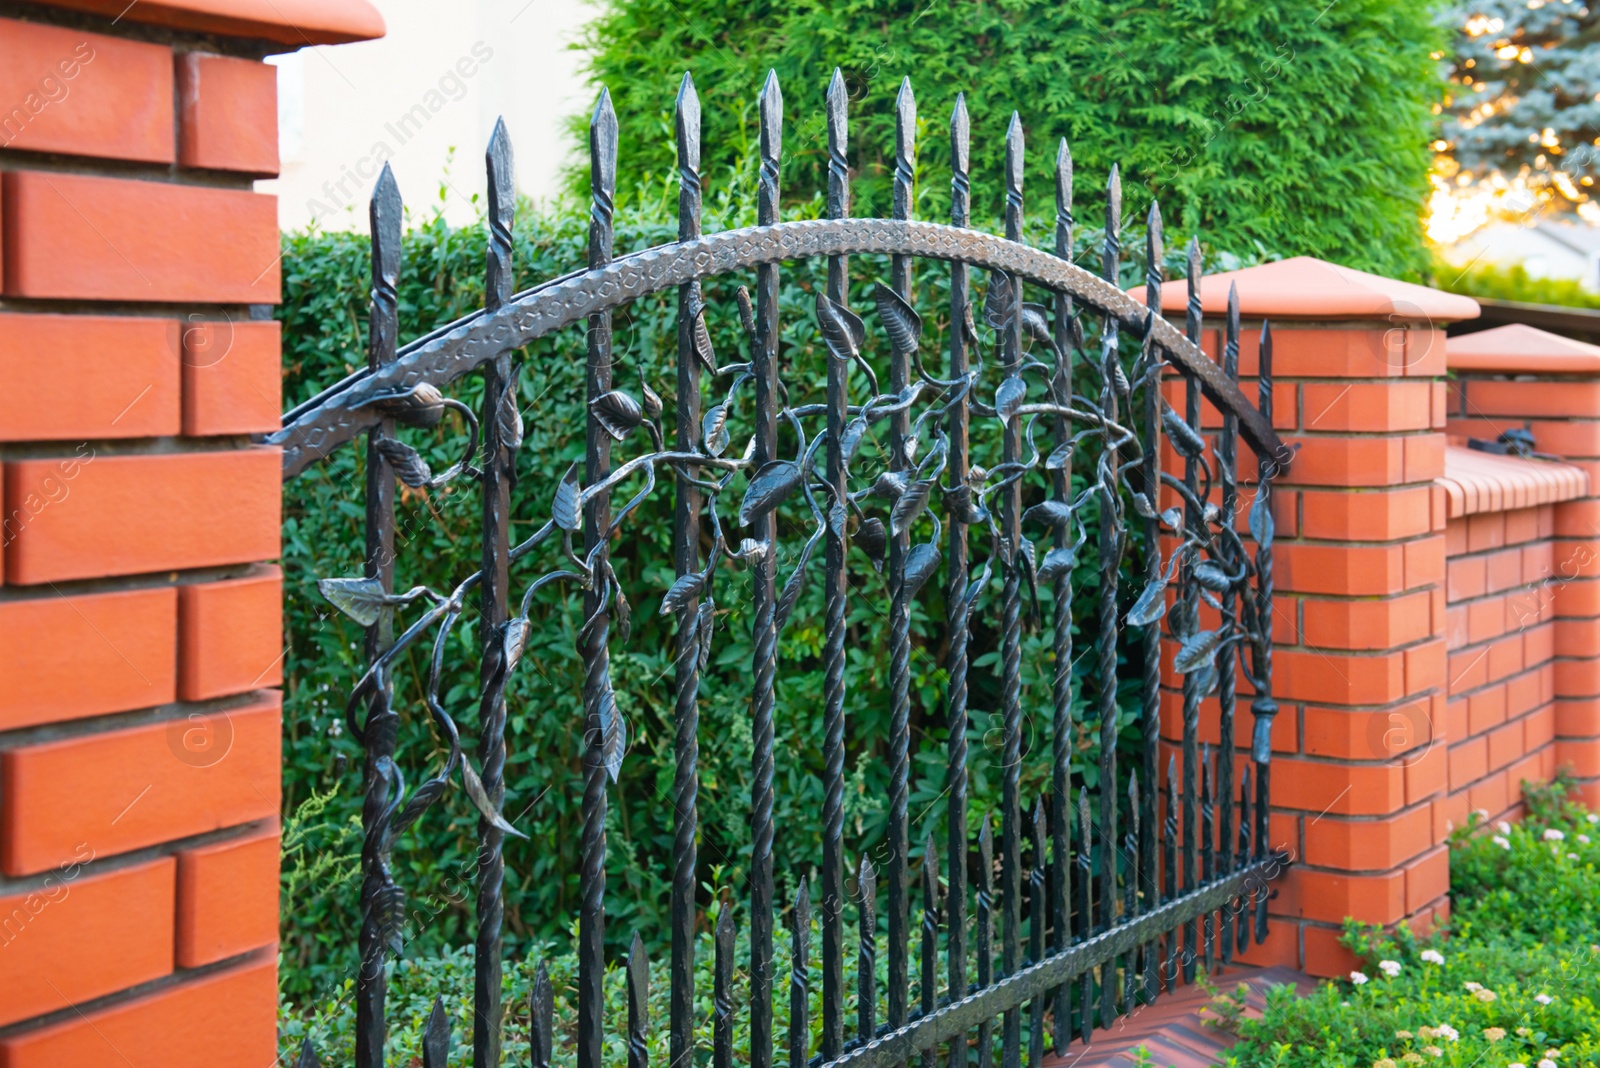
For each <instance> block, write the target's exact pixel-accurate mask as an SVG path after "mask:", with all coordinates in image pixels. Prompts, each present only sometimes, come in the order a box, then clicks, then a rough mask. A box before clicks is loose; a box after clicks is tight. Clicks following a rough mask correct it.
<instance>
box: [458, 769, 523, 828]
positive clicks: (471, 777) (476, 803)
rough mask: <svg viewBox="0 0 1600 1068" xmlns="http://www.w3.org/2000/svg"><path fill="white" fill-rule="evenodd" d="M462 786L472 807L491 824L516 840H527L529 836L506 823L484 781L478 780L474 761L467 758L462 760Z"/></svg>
mask: <svg viewBox="0 0 1600 1068" xmlns="http://www.w3.org/2000/svg"><path fill="white" fill-rule="evenodd" d="M461 785H462V786H464V787H466V790H467V797H468V799H469V800H471V802H472V807H473V808H475V809H477V810H478V814H479V815H481V816H482V817H483V818H484V819H486V820H488V821H489V823H490V824H491V825H493V826H495V827H498V828H500V830H501V831H502V832H503V833H505V834H509V835H511V836H512V837H514V838H523V839H526V838H527V837H528V836H527V835H525V834H523V833H522V832H521V831H519V830H517V829H516V828H515V827H513V826H511V824H509V823H507V822H506V818H505V817H504V816H502V815H500V813H499V811H498V810H497V809H496V808H495V806H494V802H493V801H491V800H490V799H489V791H488V790H486V789H484V787H483V780H482V779H480V778H478V772H477V769H476V768H474V767H473V766H472V761H470V760H468V759H467V758H466V757H462V758H461Z"/></svg>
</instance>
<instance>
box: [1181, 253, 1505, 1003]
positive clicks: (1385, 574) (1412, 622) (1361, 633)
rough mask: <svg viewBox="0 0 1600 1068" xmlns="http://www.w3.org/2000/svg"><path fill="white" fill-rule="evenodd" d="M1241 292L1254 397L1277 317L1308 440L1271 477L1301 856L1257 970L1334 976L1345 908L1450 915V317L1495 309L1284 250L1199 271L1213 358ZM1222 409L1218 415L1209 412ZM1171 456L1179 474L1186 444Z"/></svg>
mask: <svg viewBox="0 0 1600 1068" xmlns="http://www.w3.org/2000/svg"><path fill="white" fill-rule="evenodd" d="M1234 285H1237V287H1238V294H1239V307H1240V315H1241V318H1242V326H1243V329H1242V338H1241V349H1240V361H1239V362H1240V376H1241V388H1242V389H1243V392H1244V394H1245V396H1246V397H1249V398H1251V399H1252V401H1253V400H1254V398H1255V397H1256V391H1257V384H1256V380H1255V376H1256V373H1257V369H1258V358H1259V336H1260V331H1261V325H1262V321H1263V320H1269V321H1270V322H1271V324H1272V334H1273V342H1274V349H1273V360H1274V367H1273V370H1274V379H1275V386H1274V390H1273V398H1274V399H1273V405H1274V410H1273V422H1274V424H1275V425H1276V427H1277V429H1278V432H1279V434H1280V436H1281V437H1282V438H1283V439H1284V441H1285V443H1286V444H1287V445H1288V446H1289V447H1290V448H1291V449H1293V450H1294V453H1293V459H1292V462H1291V463H1290V464H1289V466H1288V468H1287V470H1285V471H1284V472H1283V474H1282V475H1280V476H1279V478H1278V479H1277V481H1276V482H1275V483H1274V494H1275V496H1276V501H1275V506H1274V518H1275V521H1276V529H1277V540H1276V552H1275V563H1276V567H1275V577H1276V594H1277V595H1276V600H1275V606H1274V609H1275V618H1274V619H1273V621H1272V627H1273V635H1274V642H1275V650H1276V651H1275V653H1274V657H1273V666H1274V676H1273V691H1274V696H1275V697H1276V699H1277V701H1278V703H1279V705H1280V709H1281V710H1280V712H1279V714H1278V716H1277V718H1276V720H1275V721H1274V724H1273V735H1272V747H1273V752H1274V756H1273V773H1272V804H1273V808H1272V819H1271V827H1272V832H1271V833H1272V838H1273V841H1272V845H1274V846H1276V847H1277V848H1280V849H1283V850H1285V851H1286V852H1288V853H1289V854H1290V855H1291V856H1292V857H1293V858H1294V864H1293V866H1292V867H1291V868H1290V870H1289V873H1288V874H1287V875H1286V876H1285V877H1284V878H1282V879H1281V880H1279V881H1278V882H1277V883H1276V884H1275V896H1274V897H1273V899H1272V902H1271V906H1270V913H1271V915H1272V917H1273V921H1272V925H1271V932H1270V935H1269V938H1268V940H1267V942H1266V944H1264V945H1261V946H1254V947H1252V948H1251V949H1250V950H1249V951H1248V952H1247V953H1246V954H1245V955H1244V960H1245V961H1246V962H1249V963H1260V964H1275V965H1289V966H1292V967H1298V968H1303V969H1305V970H1306V971H1308V972H1310V973H1312V974H1314V975H1338V974H1342V973H1344V972H1346V971H1348V970H1349V969H1350V967H1352V965H1353V958H1352V957H1351V956H1350V954H1349V953H1348V952H1347V951H1346V950H1344V949H1343V948H1342V947H1341V946H1339V944H1338V939H1339V937H1340V934H1341V928H1342V925H1343V923H1344V920H1345V918H1346V917H1354V918H1356V919H1359V920H1362V921H1365V922H1368V923H1377V924H1394V923H1396V922H1398V921H1401V920H1410V921H1412V922H1413V924H1414V925H1417V924H1420V925H1423V926H1426V925H1428V924H1430V923H1431V922H1432V921H1433V919H1434V917H1435V915H1436V914H1437V913H1439V912H1440V911H1441V910H1444V909H1447V908H1448V897H1447V891H1448V888H1449V860H1448V856H1447V854H1446V850H1445V847H1444V845H1443V842H1444V834H1445V831H1444V826H1443V818H1442V811H1436V805H1435V802H1436V801H1439V800H1440V799H1441V798H1442V797H1443V794H1444V790H1445V786H1446V783H1445V753H1444V749H1443V742H1444V739H1443V737H1442V734H1441V728H1442V725H1443V723H1444V708H1445V694H1446V691H1447V680H1446V657H1445V643H1444V637H1443V634H1444V630H1443V628H1444V614H1445V601H1444V585H1443V584H1444V572H1445V539H1444V530H1445V511H1444V501H1443V496H1442V490H1441V489H1439V488H1438V487H1436V486H1435V485H1434V480H1435V479H1436V478H1438V477H1439V476H1440V475H1442V474H1443V463H1444V444H1445V436H1444V433H1443V431H1444V424H1445V384H1444V375H1445V348H1444V329H1443V328H1444V325H1445V323H1446V322H1448V321H1451V320H1458V319H1468V318H1475V317H1476V316H1477V314H1478V306H1477V304H1476V303H1475V302H1474V301H1472V300H1470V299H1467V298H1464V297H1456V296H1452V295H1449V294H1444V293H1439V292H1436V291H1434V290H1430V289H1426V288H1423V287H1421V286H1414V285H1409V284H1407V283H1403V282H1398V281H1394V280H1392V279H1387V278H1380V277H1377V276H1375V275H1370V274H1365V273H1363V272H1359V271H1353V270H1350V269H1348V268H1343V267H1338V266H1336V265H1334V264H1330V263H1326V262H1323V261H1321V260H1315V259H1309V258H1296V259H1291V260H1285V261H1283V262H1280V263H1272V264H1267V265H1264V266H1261V267H1255V268H1250V269H1247V270H1242V271H1236V272H1232V273H1226V274H1219V275H1213V276H1210V277H1208V278H1206V279H1205V280H1204V281H1203V283H1202V286H1201V298H1202V303H1203V306H1204V309H1205V314H1206V320H1205V335H1204V339H1203V345H1204V347H1205V349H1206V351H1207V352H1208V353H1209V354H1211V355H1212V356H1213V358H1216V356H1217V354H1218V353H1219V352H1220V348H1221V333H1220V331H1221V329H1222V326H1223V319H1224V315H1225V312H1226V309H1227V300H1228V291H1229V288H1230V287H1231V286H1234ZM1187 296H1188V294H1187V285H1186V284H1185V283H1182V282H1173V283H1168V284H1167V285H1166V287H1165V290H1164V292H1163V296H1162V305H1163V308H1164V309H1165V310H1166V312H1167V313H1168V315H1169V316H1171V315H1181V313H1182V310H1183V307H1184V304H1185V302H1186V300H1187ZM1168 395H1169V399H1173V402H1174V403H1180V402H1178V401H1177V400H1176V397H1177V396H1179V395H1181V388H1179V389H1178V390H1177V391H1176V392H1174V391H1173V384H1171V383H1169V385H1168ZM1204 419H1205V422H1206V424H1207V426H1208V428H1214V427H1215V426H1216V425H1217V424H1218V420H1219V416H1218V413H1217V412H1216V411H1215V410H1214V409H1213V408H1212V407H1211V406H1210V404H1209V402H1207V404H1206V405H1205V406H1204ZM1255 462H1256V460H1255V457H1254V456H1253V455H1252V454H1251V453H1250V450H1249V449H1248V448H1247V447H1243V446H1241V450H1240V471H1241V482H1253V481H1254V479H1253V472H1254V470H1255ZM1165 463H1166V464H1167V467H1168V470H1173V469H1175V467H1176V464H1177V459H1176V457H1175V456H1174V455H1173V454H1172V453H1171V452H1170V450H1169V451H1168V453H1167V456H1166V460H1165ZM1243 490H1244V491H1245V492H1246V493H1247V494H1248V493H1253V492H1254V487H1253V486H1251V485H1246V486H1244V487H1243ZM1248 504H1249V500H1248V497H1247V498H1246V500H1245V501H1244V502H1243V505H1242V506H1241V513H1243V512H1244V511H1246V510H1247V509H1248ZM1240 525H1241V528H1242V527H1243V522H1242V517H1241V523H1240ZM1168 644H1169V645H1170V642H1169V643H1168ZM1168 656H1169V659H1170V650H1169V654H1168ZM1180 681H1181V680H1180V679H1179V678H1178V677H1177V676H1175V675H1171V674H1170V673H1169V675H1168V679H1167V682H1168V684H1169V690H1168V693H1167V694H1166V695H1165V699H1164V702H1163V713H1162V736H1163V739H1164V740H1165V741H1166V742H1167V743H1168V744H1169V745H1170V746H1171V747H1172V748H1173V749H1174V750H1176V748H1177V745H1178V743H1179V742H1180V741H1181V738H1182V699H1181V693H1180V692H1179V691H1178V689H1177V687H1178V685H1179V683H1180ZM1240 692H1241V697H1240V699H1239V703H1238V707H1237V711H1236V713H1235V723H1236V726H1235V732H1234V737H1235V744H1236V747H1237V752H1236V754H1235V765H1236V771H1235V782H1237V781H1238V780H1239V773H1240V772H1242V771H1243V770H1244V768H1245V766H1246V764H1247V758H1248V746H1249V741H1250V735H1251V718H1250V713H1249V697H1248V690H1247V688H1246V687H1245V685H1244V683H1243V680H1242V679H1241V685H1240ZM1218 716H1219V710H1218V707H1217V704H1216V699H1215V698H1214V697H1213V698H1211V699H1209V700H1208V701H1207V702H1205V704H1204V705H1203V707H1202V717H1201V728H1200V736H1201V741H1203V742H1209V743H1210V744H1212V745H1213V746H1214V745H1216V744H1217V742H1218V740H1219V731H1218ZM1180 759H1181V755H1180ZM1163 760H1165V757H1163Z"/></svg>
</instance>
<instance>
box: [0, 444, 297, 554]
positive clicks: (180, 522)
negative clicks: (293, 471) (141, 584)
mask: <svg viewBox="0 0 1600 1068" xmlns="http://www.w3.org/2000/svg"><path fill="white" fill-rule="evenodd" d="M5 467H6V474H5V501H6V514H7V516H8V517H13V516H17V515H23V516H31V518H28V519H27V521H26V522H24V523H23V524H21V526H20V529H19V530H18V531H17V532H16V533H15V535H14V536H13V537H12V538H11V539H10V541H9V542H8V544H7V545H6V581H7V582H11V583H18V584H23V585H27V584H32V583H40V582H56V581H59V580H62V579H75V578H96V577H100V576H105V575H132V574H141V573H146V572H155V571H168V570H174V569H177V568H191V567H210V566H216V565H221V564H237V563H248V562H250V561H254V560H265V559H271V558H273V557H276V556H277V555H278V528H279V523H280V511H281V507H282V506H281V496H280V492H281V491H280V488H279V487H280V486H281V479H282V467H281V461H280V460H279V452H278V450H277V449H266V448H256V449H235V450H228V451H214V452H190V453H164V454H151V455H139V456H95V457H93V459H92V460H86V461H84V462H82V463H81V464H78V465H77V466H76V470H75V472H74V473H73V475H72V477H71V478H70V479H66V478H63V477H62V475H61V472H60V470H59V463H58V462H57V461H55V460H15V461H10V462H8V463H7V464H6V465H5ZM52 487H54V488H53V489H52ZM30 498H32V499H44V500H46V501H49V502H50V503H49V504H48V505H47V506H45V507H43V508H41V509H39V510H38V511H37V513H36V514H34V510H33V508H32V507H30V505H29V501H30ZM8 521H9V519H8Z"/></svg>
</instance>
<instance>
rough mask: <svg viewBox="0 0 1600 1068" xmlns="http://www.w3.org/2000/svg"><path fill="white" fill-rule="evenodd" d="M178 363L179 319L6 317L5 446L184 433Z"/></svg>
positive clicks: (0, 427)
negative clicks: (25, 442) (180, 420)
mask: <svg viewBox="0 0 1600 1068" xmlns="http://www.w3.org/2000/svg"><path fill="white" fill-rule="evenodd" d="M3 22H4V20H3V19H0V23H3ZM0 39H3V30H0ZM112 356H114V358H108V357H112ZM178 364H179V358H178V322H177V320H176V319H153V318H138V317H134V316H108V315H23V314H10V315H0V381H3V382H4V383H5V390H4V391H3V392H0V441H91V440H100V439H106V438H138V437H162V436H170V435H174V434H177V433H178V429H179V416H178V408H179V389H178V378H179V375H178Z"/></svg>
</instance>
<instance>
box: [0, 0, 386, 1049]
mask: <svg viewBox="0 0 1600 1068" xmlns="http://www.w3.org/2000/svg"><path fill="white" fill-rule="evenodd" d="M123 9H126V10H123ZM381 32H382V22H381V19H379V18H378V17H377V15H376V13H375V12H373V11H372V10H371V9H370V8H369V7H368V6H367V4H366V3H365V2H364V0H336V2H327V0H324V2H321V3H318V4H315V5H313V4H309V3H307V2H305V0H299V2H295V0H281V2H280V3H279V4H277V5H274V4H259V3H253V2H248V0H239V2H228V0H159V2H150V3H139V4H134V5H128V4H125V3H122V2H116V3H106V2H100V0H66V2H59V3H54V4H51V3H46V4H43V5H37V4H36V5H30V6H28V8H27V9H26V14H20V13H19V14H16V15H13V16H11V17H5V18H0V247H3V257H0V502H3V506H4V510H3V514H0V526H3V538H0V546H3V551H0V1063H3V1064H5V1065H7V1066H8V1068H46V1066H49V1068H80V1066H89V1065H108V1064H118V1065H123V1064H126V1065H131V1066H134V1068H146V1066H150V1068H156V1066H161V1068H188V1066H196V1068H198V1066H202V1065H204V1066H222V1065H247V1066H249V1068H261V1066H264V1065H268V1064H271V1063H273V1061H274V1058H275V1056H276V1039H275V1007H276V989H275V988H276V956H275V951H274V945H273V944H274V942H275V941H276V938H277V905H278V885H277V876H278V871H277V867H278V865H277V856H278V853H277V821H278V801H279V778H280V762H281V761H280V741H279V735H280V722H279V721H280V715H279V709H280V699H279V694H278V691H277V690H276V689H275V688H274V687H276V686H277V685H278V684H279V683H280V681H281V672H280V665H281V654H282V635H281V630H282V628H281V578H280V575H279V571H278V568H277V567H276V566H275V565H273V564H272V563H271V561H272V560H273V559H274V558H276V557H277V556H278V528H279V510H280V505H279V502H280V461H279V457H278V453H277V451H276V450H273V449H266V448H261V447H257V446H254V445H252V444H251V442H250V438H249V435H251V434H256V433H260V432H263V431H268V430H272V429H275V428H276V427H277V426H278V412H279V410H280V406H279V400H280V398H279V382H280V378H279V368H278V365H279V337H278V329H277V324H276V323H274V322H272V321H271V319H270V316H271V306H272V305H273V304H274V303H276V302H277V300H278V292H279V268H278V232H277V217H276V204H275V201H274V198H272V197H270V196H263V195H259V194H257V193H255V192H253V190H252V181H253V179H254V178H255V177H260V176H267V175H271V174H273V173H275V172H276V170H277V151H276V144H277V137H276V82H275V79H274V76H273V72H272V70H271V68H270V67H268V66H267V65H266V64H264V63H263V62H262V61H261V60H262V57H263V56H264V55H265V54H266V53H267V52H269V51H283V50H284V49H285V48H291V47H299V46H300V45H302V44H305V43H308V42H310V43H327V42H333V41H338V40H352V39H358V38H362V37H369V36H376V35H378V34H381Z"/></svg>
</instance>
